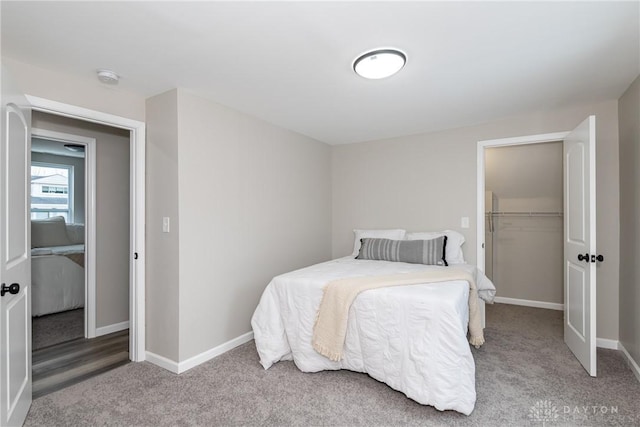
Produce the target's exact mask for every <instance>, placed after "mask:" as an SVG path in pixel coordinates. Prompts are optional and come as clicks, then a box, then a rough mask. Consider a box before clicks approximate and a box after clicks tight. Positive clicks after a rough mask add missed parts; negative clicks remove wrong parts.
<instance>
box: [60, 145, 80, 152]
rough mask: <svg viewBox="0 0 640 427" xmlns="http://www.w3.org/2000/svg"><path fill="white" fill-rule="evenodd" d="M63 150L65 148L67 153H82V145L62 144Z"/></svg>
mask: <svg viewBox="0 0 640 427" xmlns="http://www.w3.org/2000/svg"><path fill="white" fill-rule="evenodd" d="M64 148H66V149H67V150H69V151H73V152H74V153H82V152H84V145H77V144H64Z"/></svg>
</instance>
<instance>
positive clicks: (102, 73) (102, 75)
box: [97, 70, 120, 85]
mask: <svg viewBox="0 0 640 427" xmlns="http://www.w3.org/2000/svg"><path fill="white" fill-rule="evenodd" d="M97 73H98V80H100V81H101V82H102V83H106V84H108V85H115V84H117V83H118V80H120V76H119V75H117V74H116V73H114V72H113V71H111V70H98V71H97Z"/></svg>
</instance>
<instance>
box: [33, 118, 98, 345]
mask: <svg viewBox="0 0 640 427" xmlns="http://www.w3.org/2000/svg"><path fill="white" fill-rule="evenodd" d="M31 134H32V139H31V186H30V187H31V207H30V210H31V212H30V217H31V285H32V298H31V316H32V328H31V330H32V351H35V350H38V349H41V348H43V347H48V346H51V345H55V344H59V343H62V342H65V341H70V340H72V339H77V338H86V337H87V317H89V316H94V315H95V314H94V313H93V311H92V312H91V313H89V311H90V308H93V307H89V304H87V301H86V300H87V289H86V288H87V287H88V286H89V281H91V280H92V279H93V277H92V274H90V273H89V267H91V265H88V264H87V261H86V258H87V253H88V252H91V249H90V248H88V247H87V245H86V238H85V230H86V228H87V227H86V225H87V224H88V223H89V221H88V219H91V218H92V215H90V214H87V204H86V202H85V201H86V200H88V199H89V197H87V196H91V193H90V191H91V188H90V186H87V185H86V183H87V181H89V180H88V179H87V178H88V177H89V176H91V175H92V172H93V171H91V170H87V163H90V162H87V161H86V160H87V158H86V157H87V156H86V154H87V152H89V155H91V154H92V150H90V149H91V148H93V147H85V144H87V145H88V143H89V142H94V141H89V140H88V139H87V140H86V141H84V140H83V139H81V138H80V137H78V136H75V135H70V134H61V133H54V132H50V131H47V130H44V129H38V128H32V133H31ZM85 189H86V191H85Z"/></svg>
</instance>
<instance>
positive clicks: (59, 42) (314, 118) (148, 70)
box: [1, 1, 640, 144]
mask: <svg viewBox="0 0 640 427" xmlns="http://www.w3.org/2000/svg"><path fill="white" fill-rule="evenodd" d="M639 5H640V3H639V2H637V1H635V2H592V3H583V2H511V3H507V2H470V3H466V2H395V1H394V2H189V3H181V2H158V1H152V2H56V1H49V2H7V1H3V2H2V3H1V7H2V49H3V50H2V54H3V55H6V56H8V57H11V58H14V59H16V60H19V61H23V62H27V63H31V64H34V65H38V66H42V67H46V68H51V69H56V70H60V71H63V72H67V73H70V74H74V75H80V76H85V77H93V76H94V75H95V70H96V69H98V68H110V69H113V70H114V71H116V72H117V73H119V74H120V75H121V76H122V80H121V82H120V87H121V88H122V89H125V90H130V91H133V92H136V93H139V94H141V95H144V96H151V95H155V94H158V93H161V92H163V91H166V90H169V89H172V88H175V87H181V88H185V89H187V90H189V91H192V92H195V93H197V94H199V95H201V96H204V97H206V98H209V99H212V100H214V101H216V102H219V103H221V104H224V105H227V106H230V107H232V108H235V109H237V110H240V111H243V112H245V113H248V114H251V115H253V116H256V117H259V118H261V119H264V120H266V121H269V122H271V123H274V124H276V125H279V126H282V127H284V128H287V129H291V130H294V131H297V132H299V133H302V134H305V135H308V136H311V137H313V138H316V139H318V140H321V141H324V142H327V143H330V144H343V143H350V142H358V141H366V140H373V139H381V138H388V137H395V136H400V135H409V134H415V133H421V132H430V131H435V130H441V129H446V128H453V127H461V126H466V125H471V124H475V123H481V122H487V121H491V120H495V119H498V118H502V117H506V116H513V115H517V114H524V113H528V112H532V111H538V110H544V109H551V108H559V107H564V106H569V105H574V104H578V103H583V102H594V101H601V100H606V99H616V98H618V97H619V96H620V95H621V94H622V93H623V92H624V90H625V89H626V88H627V87H628V86H629V84H630V83H631V82H632V81H633V79H634V78H635V77H636V76H637V75H638V74H639V73H640V19H639V18H640V6H639ZM388 46H393V47H398V48H400V49H402V50H403V51H405V52H406V53H407V56H408V62H407V65H406V66H405V68H404V69H403V70H402V71H401V72H400V73H398V74H396V75H395V76H392V77H390V78H388V79H384V80H377V81H369V80H365V79H363V78H361V77H358V76H357V75H355V73H354V72H353V70H352V68H351V64H352V61H353V60H354V59H355V58H356V56H357V55H358V54H360V53H362V52H364V51H366V50H370V49H372V48H376V47H388Z"/></svg>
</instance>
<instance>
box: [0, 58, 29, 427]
mask: <svg viewBox="0 0 640 427" xmlns="http://www.w3.org/2000/svg"><path fill="white" fill-rule="evenodd" d="M30 128H31V111H30V110H29V108H28V107H27V101H26V98H25V97H24V96H21V95H20V94H19V92H18V91H17V90H15V87H13V85H12V84H11V83H10V81H9V76H8V75H7V72H6V70H5V69H4V68H3V69H2V137H1V138H2V147H1V149H0V165H1V166H0V200H1V201H0V218H1V220H0V281H1V282H2V297H0V340H1V341H0V425H2V426H14V425H16V426H19V425H22V423H23V422H24V419H25V417H26V416H27V412H28V411H29V406H30V405H31V294H30V292H31V252H30V247H31V245H30V242H31V237H30V234H31V230H30V226H29V191H28V188H29V185H30V179H28V177H29V176H30V175H31V168H30V164H29V163H30V157H31V154H30V150H31V147H30V146H31V135H30V132H31V129H30Z"/></svg>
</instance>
